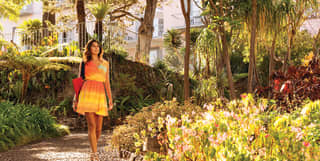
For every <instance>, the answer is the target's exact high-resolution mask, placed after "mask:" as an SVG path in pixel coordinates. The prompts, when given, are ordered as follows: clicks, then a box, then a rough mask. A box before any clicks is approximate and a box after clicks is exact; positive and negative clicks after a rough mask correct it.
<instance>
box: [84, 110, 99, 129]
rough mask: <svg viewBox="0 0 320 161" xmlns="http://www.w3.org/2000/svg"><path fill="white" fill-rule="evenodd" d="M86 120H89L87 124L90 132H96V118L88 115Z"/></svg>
mask: <svg viewBox="0 0 320 161" xmlns="http://www.w3.org/2000/svg"><path fill="white" fill-rule="evenodd" d="M86 119H87V123H88V129H89V130H90V131H93V130H94V131H95V129H96V126H97V125H96V122H95V118H94V115H92V114H89V113H88V114H86Z"/></svg>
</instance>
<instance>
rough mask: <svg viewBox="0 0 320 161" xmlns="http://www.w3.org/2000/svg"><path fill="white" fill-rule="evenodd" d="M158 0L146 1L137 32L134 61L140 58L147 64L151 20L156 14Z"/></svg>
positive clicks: (150, 37) (151, 26)
mask: <svg viewBox="0 0 320 161" xmlns="http://www.w3.org/2000/svg"><path fill="white" fill-rule="evenodd" d="M157 3H158V0H147V5H146V9H145V11H144V18H143V19H142V20H141V21H140V23H141V24H140V27H139V30H138V42H137V47H136V54H135V60H136V61H140V59H141V56H143V57H145V62H146V63H149V54H150V48H151V41H152V35H153V30H154V28H153V20H154V16H155V13H156V8H157Z"/></svg>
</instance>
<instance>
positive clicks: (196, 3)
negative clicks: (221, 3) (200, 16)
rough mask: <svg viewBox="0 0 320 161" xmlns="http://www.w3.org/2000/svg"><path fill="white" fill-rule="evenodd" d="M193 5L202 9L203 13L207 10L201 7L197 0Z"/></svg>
mask: <svg viewBox="0 0 320 161" xmlns="http://www.w3.org/2000/svg"><path fill="white" fill-rule="evenodd" d="M193 3H194V4H196V6H197V7H198V8H200V9H201V10H202V11H204V10H205V8H203V7H201V6H200V5H199V4H198V2H197V1H196V0H193Z"/></svg>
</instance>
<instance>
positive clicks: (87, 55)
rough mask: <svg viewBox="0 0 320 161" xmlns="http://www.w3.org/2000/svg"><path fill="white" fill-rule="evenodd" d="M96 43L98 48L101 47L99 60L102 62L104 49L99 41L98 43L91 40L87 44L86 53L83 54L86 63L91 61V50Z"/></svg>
mask: <svg viewBox="0 0 320 161" xmlns="http://www.w3.org/2000/svg"><path fill="white" fill-rule="evenodd" d="M94 42H96V43H97V44H98V46H99V54H98V58H99V59H100V60H102V56H103V50H102V47H101V45H100V43H99V41H97V40H95V39H91V40H89V41H88V43H87V44H86V47H85V50H84V53H83V61H84V62H88V61H90V60H91V59H92V53H91V51H90V49H91V46H92V44H93V43H94Z"/></svg>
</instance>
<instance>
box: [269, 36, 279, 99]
mask: <svg viewBox="0 0 320 161" xmlns="http://www.w3.org/2000/svg"><path fill="white" fill-rule="evenodd" d="M277 36H278V32H274V36H273V40H272V46H271V51H270V54H269V77H268V84H269V87H271V84H272V82H271V81H272V74H273V70H274V58H275V49H276V42H277ZM270 94H271V91H269V93H268V98H270Z"/></svg>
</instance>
